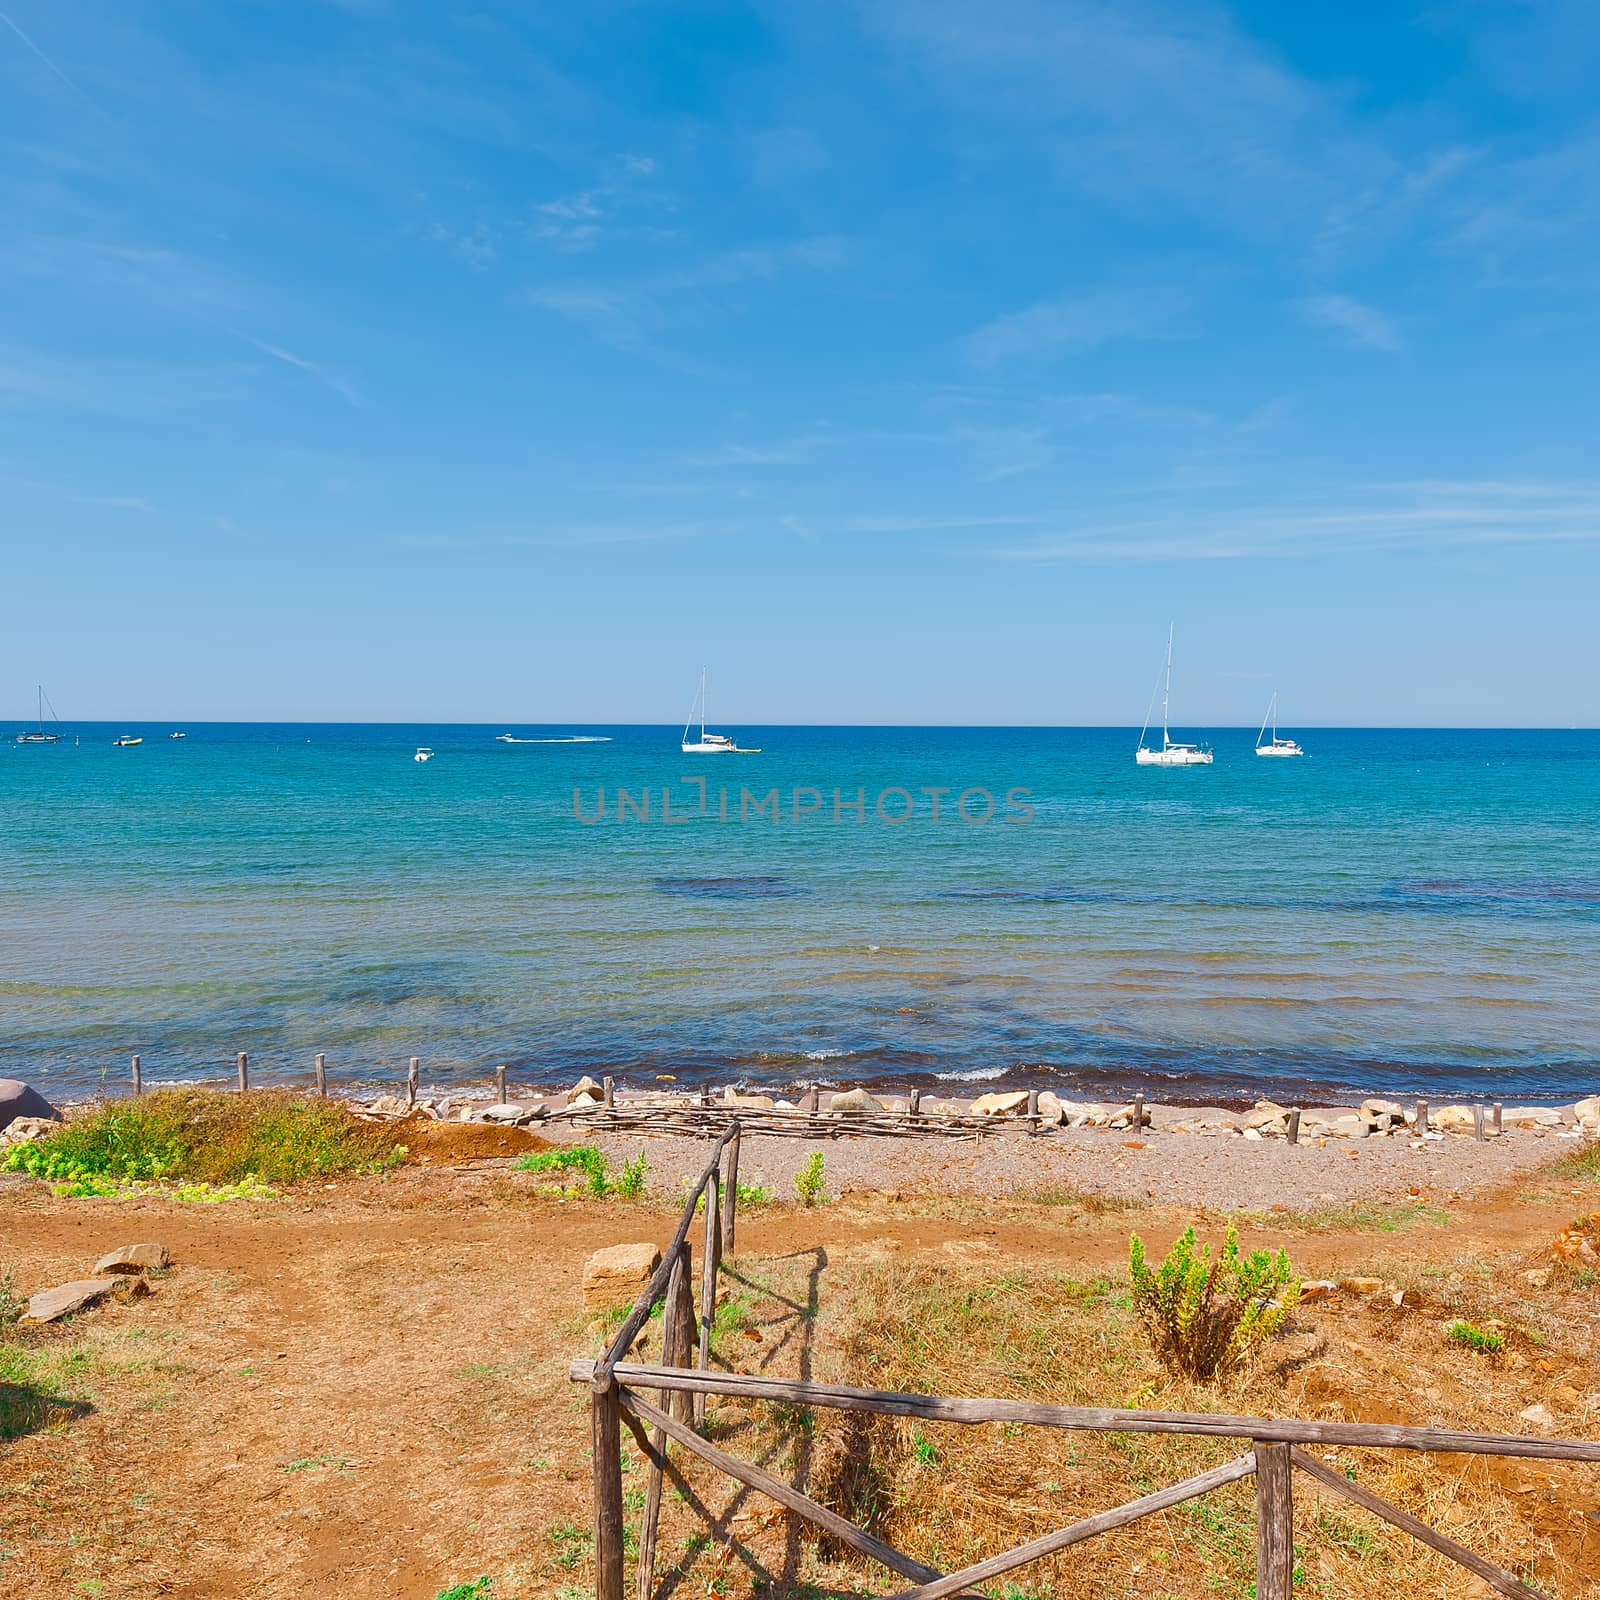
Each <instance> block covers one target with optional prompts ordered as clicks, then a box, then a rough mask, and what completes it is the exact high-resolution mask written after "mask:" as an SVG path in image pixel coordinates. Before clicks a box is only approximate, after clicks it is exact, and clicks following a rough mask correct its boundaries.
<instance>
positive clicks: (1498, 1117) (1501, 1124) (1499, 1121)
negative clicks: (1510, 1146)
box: [1494, 1100, 1506, 1139]
mask: <svg viewBox="0 0 1600 1600" xmlns="http://www.w3.org/2000/svg"><path fill="white" fill-rule="evenodd" d="M1505 1131H1506V1108H1505V1106H1504V1105H1503V1104H1502V1103H1501V1102H1500V1101H1499V1100H1496V1101H1495V1103H1494V1136H1495V1138H1497V1139H1498V1138H1499V1137H1500V1135H1501V1134H1502V1133H1504V1132H1505Z"/></svg>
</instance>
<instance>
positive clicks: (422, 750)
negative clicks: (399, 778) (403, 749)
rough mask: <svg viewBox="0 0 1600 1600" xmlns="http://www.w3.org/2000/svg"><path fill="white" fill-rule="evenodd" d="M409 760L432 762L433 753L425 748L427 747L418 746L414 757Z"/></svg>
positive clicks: (423, 745)
mask: <svg viewBox="0 0 1600 1600" xmlns="http://www.w3.org/2000/svg"><path fill="white" fill-rule="evenodd" d="M411 759H412V760H413V761H432V760H433V751H431V750H430V749H429V748H428V747H427V745H425V744H419V745H418V746H417V753H416V754H415V755H414V756H412V758H411Z"/></svg>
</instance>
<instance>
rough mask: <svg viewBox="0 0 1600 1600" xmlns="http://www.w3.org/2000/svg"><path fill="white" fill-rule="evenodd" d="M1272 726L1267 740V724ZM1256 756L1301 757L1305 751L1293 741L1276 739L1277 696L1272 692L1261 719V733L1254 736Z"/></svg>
mask: <svg viewBox="0 0 1600 1600" xmlns="http://www.w3.org/2000/svg"><path fill="white" fill-rule="evenodd" d="M1269 722H1270V723H1271V724H1272V738H1271V739H1270V740H1269V739H1268V738H1267V724H1268V723H1269ZM1256 754H1257V755H1258V756H1303V755H1304V754H1305V751H1304V750H1302V749H1301V748H1300V746H1299V745H1298V744H1296V743H1295V741H1294V740H1293V739H1280V738H1279V737H1278V696H1277V692H1276V691H1274V692H1273V696H1272V699H1271V700H1269V701H1268V702H1267V714H1266V716H1264V717H1263V718H1262V719H1261V732H1260V733H1258V734H1257V735H1256Z"/></svg>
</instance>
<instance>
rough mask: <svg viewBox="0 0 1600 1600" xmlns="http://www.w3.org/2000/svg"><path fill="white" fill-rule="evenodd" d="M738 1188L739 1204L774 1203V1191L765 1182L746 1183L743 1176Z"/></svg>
mask: <svg viewBox="0 0 1600 1600" xmlns="http://www.w3.org/2000/svg"><path fill="white" fill-rule="evenodd" d="M737 1188H738V1193H739V1204H740V1205H742V1206H769V1205H771V1204H772V1198H773V1191H772V1190H771V1189H770V1188H769V1187H768V1186H767V1185H766V1184H764V1183H746V1182H745V1181H744V1179H742V1178H741V1179H740V1180H739V1183H738V1185H737Z"/></svg>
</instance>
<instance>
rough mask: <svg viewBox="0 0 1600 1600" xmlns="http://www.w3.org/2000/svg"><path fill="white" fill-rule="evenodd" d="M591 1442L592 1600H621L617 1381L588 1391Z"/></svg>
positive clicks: (618, 1402)
mask: <svg viewBox="0 0 1600 1600" xmlns="http://www.w3.org/2000/svg"><path fill="white" fill-rule="evenodd" d="M589 1416H590V1432H591V1436H592V1440H593V1444H594V1593H595V1600H622V1408H621V1401H620V1397H619V1395H618V1393H617V1381H616V1379H615V1378H613V1377H612V1376H611V1374H610V1373H609V1372H608V1373H607V1374H606V1377H605V1388H604V1389H600V1388H594V1389H591V1391H590V1394H589Z"/></svg>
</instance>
